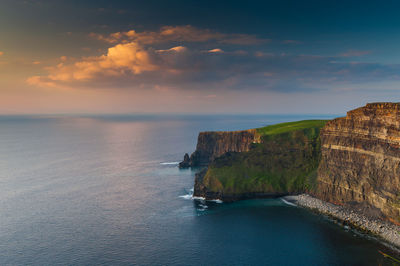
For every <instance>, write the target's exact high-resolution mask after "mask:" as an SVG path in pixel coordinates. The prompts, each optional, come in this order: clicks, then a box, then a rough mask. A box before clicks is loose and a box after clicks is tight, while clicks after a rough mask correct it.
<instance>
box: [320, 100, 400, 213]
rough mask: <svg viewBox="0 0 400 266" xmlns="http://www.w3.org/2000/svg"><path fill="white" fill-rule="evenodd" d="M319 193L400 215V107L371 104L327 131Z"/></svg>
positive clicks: (323, 138) (329, 198)
mask: <svg viewBox="0 0 400 266" xmlns="http://www.w3.org/2000/svg"><path fill="white" fill-rule="evenodd" d="M321 149H322V159H321V163H320V165H319V169H318V179H317V189H316V191H315V195H316V196H317V197H319V198H320V199H322V200H325V201H330V202H333V203H339V204H355V205H365V206H367V207H368V206H370V207H372V208H373V209H378V210H379V211H381V212H382V213H383V214H384V215H386V216H388V217H390V218H391V219H393V220H397V221H400V220H399V215H400V212H399V211H400V103H371V104H367V105H366V106H365V107H361V108H358V109H355V110H352V111H350V112H348V113H347V116H346V117H341V118H337V119H334V120H332V121H329V122H328V123H327V124H326V125H325V127H324V128H323V129H322V131H321Z"/></svg>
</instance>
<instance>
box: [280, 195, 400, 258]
mask: <svg viewBox="0 0 400 266" xmlns="http://www.w3.org/2000/svg"><path fill="white" fill-rule="evenodd" d="M283 199H284V200H285V201H288V202H290V203H292V204H296V205H298V206H300V207H303V208H307V209H310V210H312V211H316V212H318V213H321V214H324V215H328V216H330V217H332V218H335V219H337V220H339V221H342V222H343V223H344V224H348V225H350V226H353V227H355V229H358V230H360V231H363V232H365V233H367V234H368V235H372V236H373V237H374V238H376V240H377V241H379V242H381V243H382V244H384V245H385V246H387V247H389V248H390V249H392V250H393V251H394V252H396V253H397V254H400V226H398V225H395V224H393V223H390V222H388V221H384V220H381V219H376V218H371V217H367V216H366V215H364V214H361V213H359V212H356V211H354V210H352V209H350V208H349V207H346V206H339V205H334V204H332V203H329V202H325V201H322V200H320V199H317V198H314V197H313V196H310V195H308V194H300V195H292V196H284V197H283Z"/></svg>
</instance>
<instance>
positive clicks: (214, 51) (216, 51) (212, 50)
mask: <svg viewBox="0 0 400 266" xmlns="http://www.w3.org/2000/svg"><path fill="white" fill-rule="evenodd" d="M208 52H209V53H223V52H224V51H223V50H221V49H219V48H215V49H211V50H208Z"/></svg>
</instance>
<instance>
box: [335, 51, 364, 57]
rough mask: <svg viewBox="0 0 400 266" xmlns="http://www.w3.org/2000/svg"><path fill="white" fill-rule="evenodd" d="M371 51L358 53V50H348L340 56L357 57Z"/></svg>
mask: <svg viewBox="0 0 400 266" xmlns="http://www.w3.org/2000/svg"><path fill="white" fill-rule="evenodd" d="M370 53H371V51H359V50H349V51H347V52H345V53H342V54H340V55H339V56H341V57H359V56H363V55H367V54H370Z"/></svg>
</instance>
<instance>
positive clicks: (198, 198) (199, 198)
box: [192, 196, 206, 201]
mask: <svg viewBox="0 0 400 266" xmlns="http://www.w3.org/2000/svg"><path fill="white" fill-rule="evenodd" d="M192 199H194V200H202V201H204V200H206V198H204V197H194V196H192Z"/></svg>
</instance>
